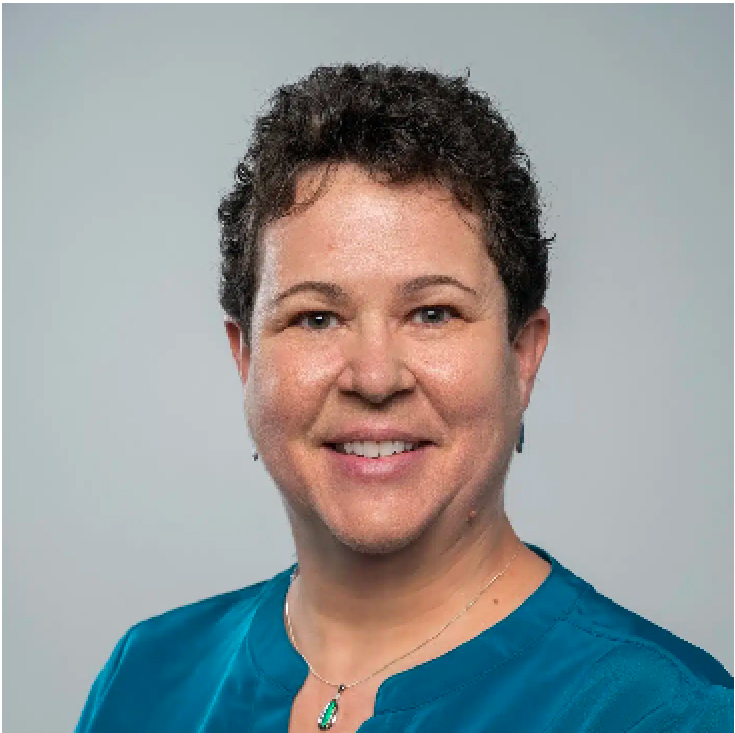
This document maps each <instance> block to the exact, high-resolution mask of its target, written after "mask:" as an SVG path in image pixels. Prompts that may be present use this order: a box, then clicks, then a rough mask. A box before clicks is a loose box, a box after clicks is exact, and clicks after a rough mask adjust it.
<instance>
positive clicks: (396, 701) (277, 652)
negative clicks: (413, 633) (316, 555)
mask: <svg viewBox="0 0 735 733" xmlns="http://www.w3.org/2000/svg"><path fill="white" fill-rule="evenodd" d="M525 544H526V546H527V547H528V548H529V549H531V550H533V551H534V552H535V553H536V554H537V555H539V556H540V557H542V558H543V559H544V560H546V561H547V562H548V563H549V564H550V565H551V572H550V573H549V575H547V577H546V579H545V580H544V581H543V582H542V583H541V585H540V586H539V587H538V588H537V589H536V590H535V591H534V592H533V593H532V594H531V595H530V596H529V597H528V598H527V599H526V600H525V601H524V602H523V603H522V604H521V605H520V606H519V607H518V608H516V609H515V610H514V611H512V612H511V613H510V614H509V615H508V616H506V617H505V618H504V619H502V620H501V621H499V622H498V623H496V624H494V625H493V626H491V627H490V628H488V629H486V630H485V631H483V632H482V633H481V634H479V635H478V636H475V637H474V638H472V639H470V640H469V641H466V642H465V643H463V644H460V645H459V646H458V647H456V648H455V649H452V650H451V651H449V652H447V653H446V654H442V655H441V656H439V657H437V658H436V659H432V660H430V661H428V662H424V663H423V664H419V665H417V666H416V667H412V668H411V669H407V670H405V671H403V672H399V673H398V674H395V675H393V676H391V677H388V678H387V679H386V680H384V682H383V683H382V684H381V685H380V688H379V689H378V694H377V697H376V700H375V712H376V713H380V712H387V711H395V710H402V709H407V708H412V707H416V706H419V705H422V704H424V703H427V702H429V701H431V700H433V699H435V698H437V697H440V696H441V695H444V694H447V693H448V692H451V690H453V689H454V688H457V687H460V686H462V685H465V684H467V683H468V682H469V681H470V680H471V679H472V678H474V677H477V676H479V675H482V674H483V673H487V672H488V671H489V670H490V669H492V668H493V667H497V666H498V665H499V664H502V663H503V662H505V661H507V660H509V659H511V658H512V657H514V656H516V655H517V654H519V653H520V652H522V651H523V650H524V649H525V648H526V647H529V646H532V645H533V644H534V643H535V642H536V641H538V640H539V639H541V637H542V636H543V635H544V634H546V633H547V632H548V631H549V630H550V629H551V628H552V627H553V626H554V625H555V624H556V623H557V622H559V621H560V620H561V619H562V618H564V617H565V616H567V615H568V614H569V613H570V611H571V610H572V608H573V607H574V604H575V603H576V601H577V599H578V598H579V596H580V594H581V592H582V591H583V590H584V588H585V587H586V585H587V584H586V583H585V582H584V581H583V580H581V579H579V578H577V577H576V576H575V575H573V574H572V573H571V572H570V571H569V570H567V569H566V568H564V567H563V566H562V565H560V564H559V563H558V562H557V561H556V560H555V559H554V558H553V557H551V555H549V554H548V553H547V552H545V551H544V550H542V549H541V548H539V547H536V546H535V545H531V544H528V543H525ZM294 568H295V566H293V567H291V568H289V569H288V570H285V571H284V572H282V573H279V574H278V575H276V576H275V577H274V578H273V580H272V581H271V582H270V583H268V584H267V585H266V588H265V590H264V593H265V595H264V597H263V599H262V601H261V603H260V605H259V608H258V610H257V611H256V613H255V617H254V618H253V623H252V626H251V629H250V633H249V634H248V647H249V651H250V655H251V658H252V661H253V663H254V665H255V667H256V669H257V670H258V671H259V673H260V674H261V675H262V676H263V677H265V678H266V679H268V680H270V681H271V682H272V683H274V684H276V685H278V686H279V687H281V688H282V689H283V690H284V691H285V692H287V693H288V694H290V695H291V696H295V695H296V693H297V692H298V691H299V690H300V689H301V686H302V685H303V684H304V681H305V680H306V676H307V674H308V671H309V670H308V667H307V665H306V662H305V661H304V659H303V658H302V657H301V655H300V654H299V653H298V652H297V651H296V650H295V649H294V648H293V646H292V645H291V642H290V640H289V638H288V634H287V632H286V627H285V624H284V618H283V605H284V602H285V599H286V592H287V591H288V586H289V584H290V578H291V573H292V572H293V570H294Z"/></svg>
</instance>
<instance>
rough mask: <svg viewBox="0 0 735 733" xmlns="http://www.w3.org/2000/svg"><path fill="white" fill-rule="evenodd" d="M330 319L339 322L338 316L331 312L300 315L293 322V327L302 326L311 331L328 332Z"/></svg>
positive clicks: (310, 312) (313, 312) (312, 312)
mask: <svg viewBox="0 0 735 733" xmlns="http://www.w3.org/2000/svg"><path fill="white" fill-rule="evenodd" d="M330 318H332V319H334V320H335V321H336V320H337V316H336V315H335V314H334V313H330V312H329V311H309V312H307V313H299V315H297V316H296V317H295V318H294V319H293V321H291V325H293V326H301V327H302V328H306V329H308V330H310V331H326V330H327V329H328V328H329V319H330ZM335 325H338V324H335Z"/></svg>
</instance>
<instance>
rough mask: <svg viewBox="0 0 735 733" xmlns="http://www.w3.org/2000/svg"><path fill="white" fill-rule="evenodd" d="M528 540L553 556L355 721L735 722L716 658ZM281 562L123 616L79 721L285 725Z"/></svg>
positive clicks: (477, 725) (186, 726) (468, 724)
mask: <svg viewBox="0 0 735 733" xmlns="http://www.w3.org/2000/svg"><path fill="white" fill-rule="evenodd" d="M529 547H531V549H532V550H534V551H535V552H536V553H537V554H538V555H540V556H541V557H543V558H544V559H546V560H547V561H548V562H549V563H551V566H552V569H551V573H550V574H549V576H548V577H547V578H546V580H545V581H544V582H543V583H542V584H541V586H540V587H539V588H538V589H537V590H536V591H535V592H534V593H533V594H532V595H531V596H530V597H529V598H528V599H527V600H526V601H525V602H524V603H523V604H522V605H521V606H520V607H519V608H518V609H516V610H515V611H514V612H513V613H511V614H510V615H509V616H507V617H506V618H505V619H503V620H502V621H500V622H499V623H497V624H495V625H494V626H491V627H490V628H488V629H487V630H485V631H484V632H483V633H482V634H480V635H479V636H477V637H475V638H474V639H471V640H470V641H468V642H466V643H465V644H462V645H461V646H459V647H457V648H456V649H453V650H452V651H450V652H448V653H447V654H444V655H443V656H441V657H438V658H437V659H434V660H432V661H429V662H426V663H425V664H420V665H418V666H416V667H414V668H412V669H409V670H407V671H405V672H401V673H399V674H396V675H394V676H392V677H389V678H388V679H386V680H385V681H384V682H383V684H382V685H381V686H380V689H379V691H378V694H377V697H376V700H375V710H374V714H373V716H372V717H371V718H369V719H368V720H366V721H365V722H364V723H363V724H362V726H360V731H361V733H388V732H389V731H390V732H391V733H395V732H396V731H400V732H405V733H419V732H420V733H434V732H436V733H439V732H441V733H448V732H449V733H454V731H462V732H463V733H481V732H482V733H489V732H491V731H492V732H493V733H500V732H501V731H502V733H526V732H528V733H531V732H533V733H552V732H553V733H577V732H578V731H584V732H585V733H593V732H594V733H624V732H629V733H653V732H654V731H655V733H661V732H662V731H676V732H677V733H687V732H689V731H698V732H704V731H708V732H715V731H716V732H717V733H719V732H720V731H733V692H732V688H733V678H732V676H731V675H730V674H728V672H727V671H726V670H725V669H724V667H722V665H721V664H719V663H718V662H717V661H716V660H715V659H714V658H713V657H711V656H710V655H709V654H707V653H706V652H704V651H702V650H701V649H699V648H698V647H696V646H693V645H692V644H689V643H687V642H686V641H683V640H682V639H679V638H678V637H676V636H674V635H673V634H670V633H669V632H668V631H665V630H664V629H662V628H661V627H659V626H656V625H655V624H652V623H650V622H649V621H646V620H645V619H643V618H641V617H640V616H637V615H636V614H634V613H631V612H630V611H627V610H625V609H624V608H621V607H620V606H618V605H616V604H615V603H613V602H612V601H610V600H609V599H607V598H605V597H604V596H602V595H600V594H599V593H598V592H597V591H595V589H594V588H593V587H592V586H591V585H589V584H588V583H586V582H585V581H583V580H581V579H580V578H578V577H577V576H575V575H574V574H572V573H571V572H570V571H569V570H567V569H565V568H564V567H562V566H561V565H560V564H559V563H558V562H556V560H554V559H553V558H552V557H550V556H549V555H548V554H547V553H546V552H544V551H543V550H541V549H539V548H537V547H534V546H532V545H529ZM290 572H291V570H286V571H284V572H282V573H280V574H278V575H276V576H275V577H274V578H272V579H271V580H268V581H265V582H262V583H258V584H256V585H252V586H250V587H248V588H243V589H242V590H238V591H234V592H231V593H225V594H222V595H218V596H215V597H214V598H210V599H207V600H204V601H200V602H198V603H193V604H191V605H188V606H184V607H182V608H178V609H175V610H173V611H169V612H168V613H164V614H163V615H161V616H157V617H155V618H152V619H148V620H147V621H143V622H142V623H139V624H138V625H136V626H134V627H133V628H131V629H130V631H128V633H127V634H125V636H124V637H123V638H122V639H121V640H120V642H119V643H118V644H117V646H116V647H115V650H114V651H113V653H112V656H111V657H110V659H109V661H108V662H107V664H106V666H105V667H104V669H103V670H102V671H101V672H100V674H99V676H98V677H97V679H96V681H95V683H94V685H93V687H92V690H91V692H90V694H89V698H88V699H87V704H86V706H85V707H84V710H83V712H82V715H81V719H80V721H79V724H78V726H77V728H76V730H77V733H148V732H150V733H224V732H225V731H227V732H233V733H234V732H237V733H286V731H287V730H288V720H289V714H290V711H291V703H292V702H293V699H294V697H295V695H296V693H297V692H298V691H299V688H300V687H301V685H302V684H303V682H304V680H305V679H306V675H307V672H308V670H307V667H306V664H305V662H304V660H303V659H302V658H301V656H299V654H298V653H297V652H296V651H295V650H294V648H293V647H292V646H291V644H290V642H289V639H288V636H287V634H286V630H285V628H284V624H283V602H284V599H285V595H286V590H287V588H288V584H289V576H290ZM346 694H348V693H346ZM345 702H346V698H345ZM313 730H314V731H317V725H316V720H315V721H314V726H313ZM332 730H333V731H334V733H339V720H337V722H336V723H335V725H334V727H333V729H332Z"/></svg>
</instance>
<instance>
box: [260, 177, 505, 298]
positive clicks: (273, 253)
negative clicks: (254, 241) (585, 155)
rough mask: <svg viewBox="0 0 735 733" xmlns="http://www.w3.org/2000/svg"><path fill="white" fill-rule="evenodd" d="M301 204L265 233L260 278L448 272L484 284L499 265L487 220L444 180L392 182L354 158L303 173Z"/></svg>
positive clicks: (285, 280) (279, 282) (285, 281)
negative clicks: (488, 244) (487, 239)
mask: <svg viewBox="0 0 735 733" xmlns="http://www.w3.org/2000/svg"><path fill="white" fill-rule="evenodd" d="M295 204H296V205H295V207H294V209H293V210H292V211H291V212H290V213H289V214H288V215H286V216H284V217H282V218H280V219H278V220H276V221H275V222H273V223H271V224H269V225H268V226H267V227H266V228H265V230H264V231H263V234H262V237H261V247H262V253H261V254H262V269H261V275H262V277H261V285H262V286H263V287H264V288H268V285H269V284H271V285H272V286H274V287H275V286H277V287H281V286H287V285H289V284H293V282H295V281H297V280H298V279H306V278H308V277H312V276H313V277H316V276H320V277H321V278H322V279H323V278H325V277H332V278H333V279H344V278H347V279H349V278H350V277H353V278H378V279H379V280H382V281H385V280H390V279H400V278H408V277H410V276H415V275H416V274H421V275H425V274H448V275H453V276H456V277H459V278H464V279H465V280H468V279H469V280H472V281H473V282H472V283H471V284H472V285H473V286H482V282H483V280H485V279H486V278H487V277H488V276H490V277H491V278H492V275H493V273H494V266H493V264H492V261H491V260H490V258H489V256H488V254H487V250H486V248H485V243H484V235H483V225H482V220H481V219H480V217H479V216H477V215H476V214H474V213H472V212H469V211H467V210H466V209H465V208H464V207H462V206H461V204H459V202H458V201H457V200H456V199H455V197H454V196H453V195H452V193H451V192H450V191H449V190H448V189H446V188H444V187H443V186H440V185H439V184H438V183H426V182H415V183H410V184H390V183H385V182H382V181H380V180H376V178H374V177H371V176H370V175H369V174H368V173H367V172H365V171H364V170H363V169H361V168H359V167H358V166H355V165H352V164H343V165H340V166H338V167H336V168H334V169H332V170H330V171H328V172H327V173H326V174H325V169H324V168H319V169H315V170H313V171H311V172H310V173H309V174H306V175H304V176H302V177H301V179H300V180H299V181H298V184H297V187H296V192H295Z"/></svg>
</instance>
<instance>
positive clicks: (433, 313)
mask: <svg viewBox="0 0 735 733" xmlns="http://www.w3.org/2000/svg"><path fill="white" fill-rule="evenodd" d="M414 315H418V316H419V319H420V320H419V323H422V324H424V325H427V326H441V325H442V324H443V323H448V322H449V321H450V320H451V319H452V318H454V317H455V316H458V315H459V313H457V311H456V310H455V309H454V308H452V307H451V306H448V305H429V306H425V307H424V308H418V309H417V310H416V311H414ZM447 315H448V317H447ZM421 316H426V317H425V318H421Z"/></svg>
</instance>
